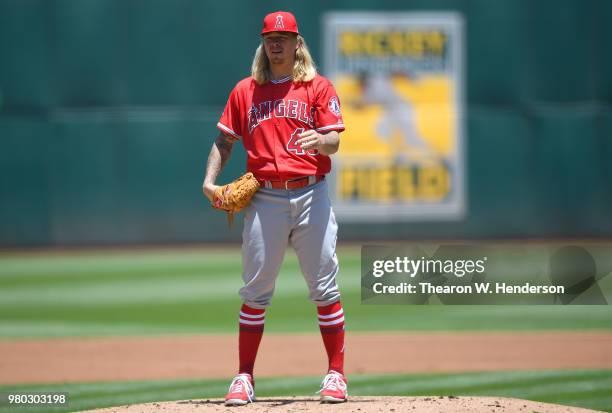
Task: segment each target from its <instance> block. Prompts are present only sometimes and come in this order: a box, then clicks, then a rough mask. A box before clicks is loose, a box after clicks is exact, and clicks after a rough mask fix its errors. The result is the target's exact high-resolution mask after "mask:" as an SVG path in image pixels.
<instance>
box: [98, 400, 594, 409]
mask: <svg viewBox="0 0 612 413" xmlns="http://www.w3.org/2000/svg"><path fill="white" fill-rule="evenodd" d="M238 411H244V412H247V411H248V413H276V412H278V413H281V412H282V413H298V412H314V413H322V412H339V413H347V412H352V413H370V412H377V413H378V412H398V413H401V412H418V413H440V412H448V413H451V412H453V413H454V412H474V413H476V412H478V413H481V412H483V413H484V412H499V413H508V412H517V413H519V412H521V413H534V412H538V413H586V412H594V411H595V410H588V409H582V408H579V407H570V406H561V405H558V404H549V403H539V402H532V401H528V400H520V399H510V398H505V397H467V396H466V397H463V396H462V397H454V396H451V397H441V396H440V397H351V398H350V400H349V401H348V402H347V403H342V404H335V405H328V404H321V403H319V401H318V400H317V399H315V398H309V397H280V398H264V399H262V400H259V401H257V402H256V403H253V404H250V405H249V406H246V407H225V406H224V405H223V401H222V400H219V399H214V400H183V401H177V402H163V403H146V404H138V405H129V406H119V407H112V408H108V409H98V410H90V411H89V412H95V413H152V412H163V413H183V412H201V413H208V412H238Z"/></svg>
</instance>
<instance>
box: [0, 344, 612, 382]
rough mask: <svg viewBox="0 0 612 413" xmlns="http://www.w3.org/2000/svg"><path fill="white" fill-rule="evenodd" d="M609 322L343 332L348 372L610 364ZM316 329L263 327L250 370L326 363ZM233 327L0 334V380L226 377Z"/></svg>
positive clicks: (233, 349)
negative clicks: (574, 326)
mask: <svg viewBox="0 0 612 413" xmlns="http://www.w3.org/2000/svg"><path fill="white" fill-rule="evenodd" d="M611 348H612V333H608V332H511V333H510V332H497V333H491V332H462V333H438V332H435V333H415V334H399V333H398V334H392V333H387V334H380V333H376V334H363V333H359V334H358V333H351V334H348V335H347V357H346V371H347V372H348V374H349V377H350V375H351V374H377V373H380V374H384V373H434V372H467V371H500V370H530V369H532V370H541V369H579V368H586V369H605V368H612V352H610V349H611ZM326 359H327V358H326V355H325V351H324V348H323V345H322V343H321V337H320V335H318V334H287V335H275V334H267V335H264V338H263V341H262V344H261V347H260V354H259V356H258V360H257V365H256V373H257V376H258V377H274V376H276V377H279V376H281V377H282V376H306V375H320V374H323V373H325V371H326V368H327V365H326ZM236 367H237V338H236V336H235V335H222V336H212V335H201V336H165V337H112V338H99V337H98V338H70V339H67V338H62V339H45V340H35V339H31V340H21V339H20V340H4V341H0V384H24V383H67V382H86V381H121V380H150V379H190V378H198V379H203V378H211V379H213V378H214V379H219V378H227V379H228V380H229V379H230V378H231V377H232V376H233V375H234V374H235V372H236Z"/></svg>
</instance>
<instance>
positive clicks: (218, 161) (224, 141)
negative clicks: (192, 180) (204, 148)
mask: <svg viewBox="0 0 612 413" xmlns="http://www.w3.org/2000/svg"><path fill="white" fill-rule="evenodd" d="M233 147H234V144H233V142H232V141H231V140H230V139H229V138H228V137H227V136H225V135H219V136H218V137H217V139H215V143H214V145H213V146H212V148H211V150H210V154H209V155H208V162H207V164H206V177H205V178H204V182H205V183H214V182H215V180H216V179H217V176H219V173H221V169H223V167H224V166H225V165H226V164H227V161H228V160H229V158H230V155H231V153H232V148H233Z"/></svg>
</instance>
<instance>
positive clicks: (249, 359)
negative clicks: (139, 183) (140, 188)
mask: <svg viewBox="0 0 612 413" xmlns="http://www.w3.org/2000/svg"><path fill="white" fill-rule="evenodd" d="M217 127H218V129H219V130H220V134H219V136H218V137H217V139H216V140H215V143H214V145H213V146H212V149H211V151H210V155H209V158H208V164H207V168H206V177H205V179H204V185H203V190H204V193H205V195H206V196H207V197H208V198H209V199H213V196H214V192H215V190H216V189H217V188H219V187H218V186H217V185H215V180H216V178H217V176H218V175H219V172H220V170H221V168H222V167H223V166H224V165H225V163H226V162H227V160H228V158H229V156H230V153H231V151H232V146H233V144H234V143H235V142H237V141H241V142H242V144H243V145H244V148H245V150H246V153H247V165H246V169H247V171H248V172H251V173H252V174H253V175H254V176H255V177H256V179H257V180H258V181H259V183H260V185H261V189H259V191H258V192H257V193H256V194H255V196H254V197H253V199H252V202H251V204H250V205H249V206H248V207H247V208H246V209H245V216H244V229H243V232H242V257H243V273H242V278H243V281H244V286H243V287H242V289H241V290H240V297H241V298H242V301H243V304H242V307H241V308H240V313H239V340H238V343H239V349H238V353H239V368H238V375H237V376H236V377H234V379H233V380H232V382H231V384H230V387H229V392H228V394H227V396H226V398H225V404H226V405H244V404H247V403H249V402H251V401H253V400H254V399H255V391H254V387H255V381H254V379H253V366H254V364H255V357H256V354H257V350H258V347H259V343H260V341H261V337H262V335H263V331H264V320H265V314H266V308H267V307H268V306H269V304H270V299H271V298H272V294H273V293H274V285H275V282H276V278H277V276H278V273H279V269H280V266H281V263H282V260H283V257H284V254H285V249H286V248H287V246H288V245H291V246H292V247H293V248H294V249H295V252H296V254H297V257H298V259H299V263H300V268H301V270H302V273H303V275H304V279H305V280H306V283H307V285H308V289H309V292H310V299H311V300H312V301H313V302H314V304H315V305H316V309H317V315H318V319H319V327H320V330H321V334H322V337H323V344H324V346H325V349H326V351H327V355H328V370H327V374H326V375H325V378H324V380H323V383H322V388H321V390H320V395H321V400H322V401H323V402H332V403H333V402H344V401H346V398H347V381H346V378H345V376H344V312H343V309H342V305H341V303H340V293H339V291H338V286H337V284H336V274H337V273H338V268H339V267H338V259H337V257H336V233H337V230H338V225H337V224H336V219H335V216H334V212H333V210H332V206H331V203H330V200H329V197H328V194H327V191H328V189H327V182H326V180H325V175H326V174H327V173H329V172H330V169H331V159H330V156H331V155H332V154H334V153H336V152H337V150H338V146H339V143H340V132H342V131H343V130H344V124H343V123H342V115H341V111H340V100H339V99H338V96H337V94H336V91H335V89H334V87H333V85H332V84H331V82H330V81H329V80H328V79H326V78H324V77H323V76H321V75H319V74H318V73H317V71H316V68H315V65H314V63H313V60H312V58H311V56H310V53H309V51H308V48H307V46H306V43H305V41H304V39H303V37H302V36H300V34H299V32H298V25H297V22H296V19H295V17H294V16H293V15H292V14H291V13H288V12H282V11H279V12H275V13H270V14H268V15H267V16H266V17H265V18H264V22H263V29H262V31H261V44H260V46H259V47H258V48H257V51H256V54H255V58H254V60H253V66H252V74H251V76H249V77H247V78H245V79H243V80H241V81H240V82H238V84H237V85H236V86H235V87H234V89H233V90H232V92H231V93H230V95H229V99H228V101H227V105H226V106H225V110H224V111H223V114H222V116H221V119H220V120H219V123H218V124H217Z"/></svg>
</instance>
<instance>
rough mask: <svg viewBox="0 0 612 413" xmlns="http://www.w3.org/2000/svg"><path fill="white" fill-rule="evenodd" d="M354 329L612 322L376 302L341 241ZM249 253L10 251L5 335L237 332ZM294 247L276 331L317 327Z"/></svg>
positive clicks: (553, 313)
mask: <svg viewBox="0 0 612 413" xmlns="http://www.w3.org/2000/svg"><path fill="white" fill-rule="evenodd" d="M338 255H339V257H340V261H341V273H340V275H339V277H338V280H339V283H340V285H341V291H342V293H343V303H344V305H345V309H346V314H347V328H348V329H350V330H351V331H384V330H401V331H435V330H556V329H563V330H584V329H610V327H611V326H612V307H609V306H373V305H361V302H360V257H359V250H358V249H357V248H347V249H340V250H339V252H338ZM240 273H241V257H240V249H239V247H238V246H236V247H233V248H228V249H204V248H203V249H201V250H193V249H192V250H152V251H121V252H117V251H106V252H104V251H98V252H79V253H67V254H53V253H40V254H34V253H22V254H6V253H5V254H2V255H0V337H4V338H8V337H62V336H88V335H143V334H193V333H233V332H234V331H235V328H236V317H237V316H236V313H237V310H238V307H239V305H240V299H239V297H238V294H237V291H238V289H239V288H240V286H241V283H242V282H241V277H240ZM307 295H308V293H307V289H306V285H305V283H304V280H303V279H302V276H301V274H300V272H299V266H298V263H297V260H296V258H295V254H294V253H293V251H289V252H288V254H287V257H286V259H285V263H284V264H283V268H282V270H281V275H280V277H279V280H278V282H277V292H276V295H275V298H274V300H273V305H272V307H271V308H270V310H269V312H268V317H267V323H266V330H267V331H269V332H305V331H313V332H314V331H316V327H317V326H316V318H315V310H314V307H313V305H312V304H311V303H310V302H309V301H308V299H307Z"/></svg>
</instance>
